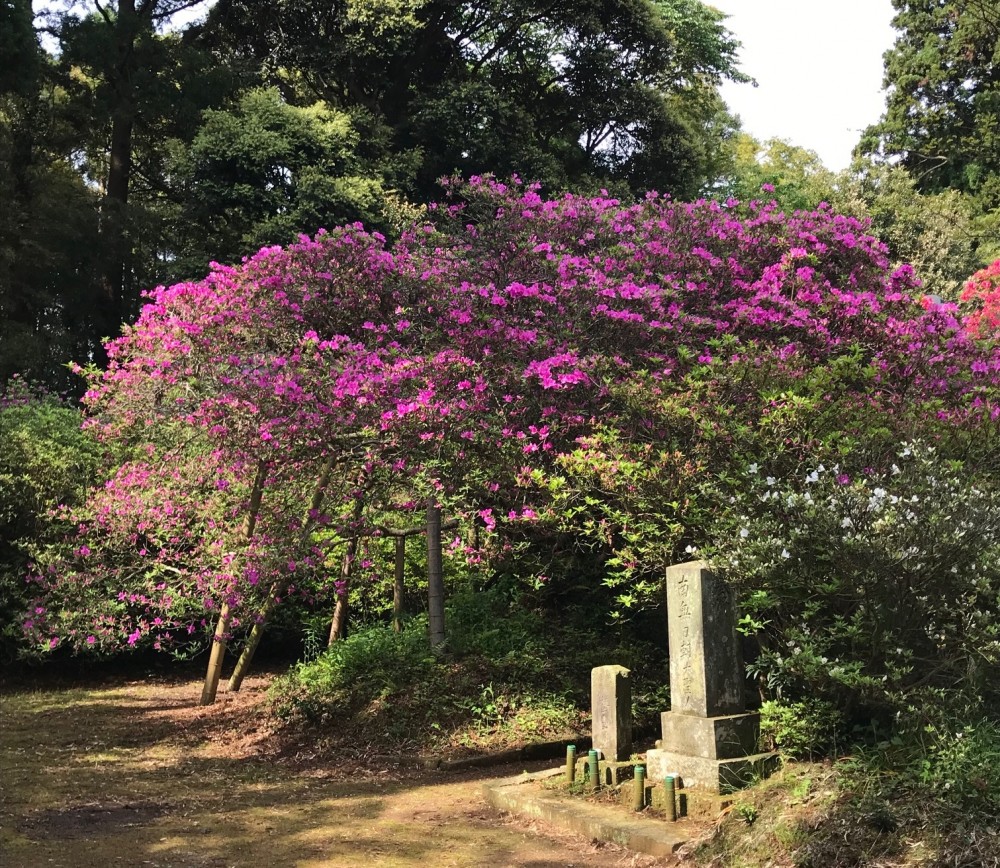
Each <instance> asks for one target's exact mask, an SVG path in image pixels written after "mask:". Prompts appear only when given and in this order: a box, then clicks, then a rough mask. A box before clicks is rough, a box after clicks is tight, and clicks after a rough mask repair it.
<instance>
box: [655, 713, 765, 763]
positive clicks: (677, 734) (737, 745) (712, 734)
mask: <svg viewBox="0 0 1000 868" xmlns="http://www.w3.org/2000/svg"><path fill="white" fill-rule="evenodd" d="M660 726H661V732H662V733H663V743H662V744H660V745H658V747H662V748H663V749H664V750H668V751H673V752H674V753H679V754H686V755H688V756H701V757H706V758H708V759H737V758H740V757H745V756H749V755H752V754H755V753H757V751H758V750H759V747H758V741H759V740H760V714H759V713H757V712H747V713H746V714H728V715H725V716H723V717H695V716H693V715H690V714H678V713H677V712H674V711H664V712H663V713H662V714H661V715H660Z"/></svg>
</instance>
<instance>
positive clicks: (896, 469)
mask: <svg viewBox="0 0 1000 868" xmlns="http://www.w3.org/2000/svg"><path fill="white" fill-rule="evenodd" d="M902 472H903V471H902V470H900V469H899V465H898V464H893V465H892V475H893V476H898V475H899V474H900V473H902Z"/></svg>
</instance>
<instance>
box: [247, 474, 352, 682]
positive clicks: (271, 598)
mask: <svg viewBox="0 0 1000 868" xmlns="http://www.w3.org/2000/svg"><path fill="white" fill-rule="evenodd" d="M332 469H333V459H332V458H331V459H328V460H327V462H326V463H325V464H324V465H323V469H322V470H321V471H320V475H319V479H317V480H316V488H315V490H314V491H313V496H312V500H311V501H310V502H309V509H308V510H307V512H306V514H305V517H304V519H303V521H302V533H301V535H300V536H299V541H298V543H299V544H298V546H297V547H296V550H297V551H301V550H302V547H303V546H304V545H305V544H306V543H307V542H308V541H309V534H310V533H311V532H312V529H313V526H314V525H315V523H316V521H315V519H314V518H313V517H312V514H313V513H315V512H317V511H318V510H319V508H320V507H321V506H322V505H323V497H324V496H325V495H326V487H327V485H328V484H329V482H330V472H331V471H332ZM291 583H292V574H291V573H286V574H285V575H283V576H280V577H279V578H278V579H276V580H275V582H274V584H273V585H271V589H270V590H269V591H268V593H267V599H265V600H264V605H263V606H261V608H260V611H259V612H257V620H256V621H255V622H254V625H253V627H252V628H251V630H250V635H249V636H248V637H247V642H246V645H244V646H243V652H242V653H241V654H240V657H239V660H237V661H236V667H235V668H234V669H233V674H232V676H231V677H230V679H229V691H230V692H231V693H236V692H237V691H238V690H239V689H240V687H242V686H243V679H244V678H246V674H247V671H248V670H249V669H250V664H251V663H252V662H253V656H254V654H256V653H257V646H258V645H260V639H261V636H263V635H264V628H265V627H266V626H267V621H268V619H269V618H270V617H271V614H272V613H273V612H274V610H275V609H276V608H277V607H278V603H279V601H280V600H281V596H282V594H284V593H285V591H286V590H288V586H289V585H290V584H291Z"/></svg>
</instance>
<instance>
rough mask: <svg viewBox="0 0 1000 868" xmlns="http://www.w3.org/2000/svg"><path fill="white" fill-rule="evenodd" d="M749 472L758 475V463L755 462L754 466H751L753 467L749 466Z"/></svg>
mask: <svg viewBox="0 0 1000 868" xmlns="http://www.w3.org/2000/svg"><path fill="white" fill-rule="evenodd" d="M747 470H749V471H750V472H751V473H756V472H757V470H758V467H757V462H756V461H755V462H754V463H753V464H751V465H750V466H749V467H748V468H747Z"/></svg>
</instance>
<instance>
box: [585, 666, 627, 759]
mask: <svg viewBox="0 0 1000 868" xmlns="http://www.w3.org/2000/svg"><path fill="white" fill-rule="evenodd" d="M590 710H591V719H592V721H593V722H592V724H591V734H592V735H593V747H594V749H595V750H597V751H600V754H601V759H604V760H607V761H609V762H625V761H626V760H628V758H629V757H630V756H631V755H632V683H631V682H630V681H629V670H628V669H626V668H625V667H624V666H596V667H594V668H593V669H591V670H590Z"/></svg>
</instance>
